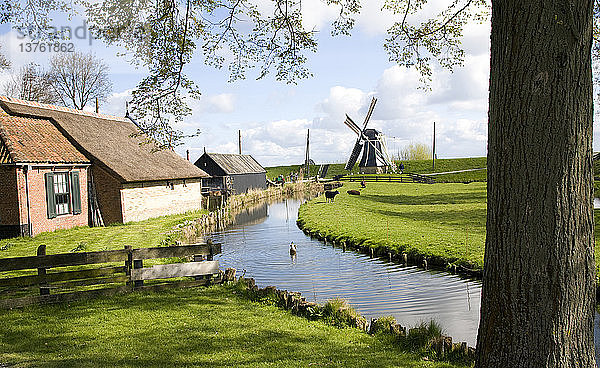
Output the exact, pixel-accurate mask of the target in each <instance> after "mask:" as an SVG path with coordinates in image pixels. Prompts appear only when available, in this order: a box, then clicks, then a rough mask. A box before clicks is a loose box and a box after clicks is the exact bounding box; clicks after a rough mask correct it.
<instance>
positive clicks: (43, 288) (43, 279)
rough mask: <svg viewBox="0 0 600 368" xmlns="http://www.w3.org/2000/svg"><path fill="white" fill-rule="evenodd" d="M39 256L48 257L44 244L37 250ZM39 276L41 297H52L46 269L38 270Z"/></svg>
mask: <svg viewBox="0 0 600 368" xmlns="http://www.w3.org/2000/svg"><path fill="white" fill-rule="evenodd" d="M37 255H38V257H39V256H45V255H46V246H45V245H44V244H42V245H40V246H39V247H38V248H37ZM38 276H39V277H40V295H50V288H49V287H48V283H47V282H46V268H38Z"/></svg>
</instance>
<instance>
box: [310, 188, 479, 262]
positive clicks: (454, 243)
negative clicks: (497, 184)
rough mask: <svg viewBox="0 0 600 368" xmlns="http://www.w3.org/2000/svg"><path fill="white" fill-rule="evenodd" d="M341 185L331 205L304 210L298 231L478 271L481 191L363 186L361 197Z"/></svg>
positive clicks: (321, 200) (315, 203) (316, 202)
mask: <svg viewBox="0 0 600 368" xmlns="http://www.w3.org/2000/svg"><path fill="white" fill-rule="evenodd" d="M358 187H359V185H358V184H357V183H346V184H344V187H343V190H342V191H340V192H341V194H340V195H338V196H337V197H336V199H335V202H334V203H333V204H325V199H324V197H323V196H321V197H319V198H316V199H314V200H312V201H310V202H308V203H307V204H305V205H303V206H302V207H301V208H300V211H299V219H300V222H301V223H302V225H303V226H305V227H307V228H308V229H315V230H318V231H319V232H321V233H322V234H324V235H330V236H333V237H334V238H338V239H349V240H352V241H354V242H355V243H366V244H367V245H369V246H371V247H375V248H376V247H389V248H391V249H395V250H398V251H403V252H408V253H414V254H423V255H426V256H437V257H443V258H446V259H448V260H450V261H452V262H458V263H459V264H462V265H465V266H468V267H478V268H481V267H482V266H483V249H484V244H485V214H486V185H485V183H471V184H434V185H423V184H385V183H368V185H367V188H366V189H363V190H362V193H361V195H360V196H350V195H349V194H347V193H346V190H348V189H358Z"/></svg>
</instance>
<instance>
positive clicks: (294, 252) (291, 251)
mask: <svg viewBox="0 0 600 368" xmlns="http://www.w3.org/2000/svg"><path fill="white" fill-rule="evenodd" d="M290 255H292V256H294V255H296V244H294V242H291V243H290Z"/></svg>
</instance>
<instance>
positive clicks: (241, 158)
mask: <svg viewBox="0 0 600 368" xmlns="http://www.w3.org/2000/svg"><path fill="white" fill-rule="evenodd" d="M194 165H196V166H197V167H199V168H200V169H201V170H202V171H204V172H206V173H208V174H209V175H210V176H211V178H209V179H204V182H203V183H204V186H207V187H209V188H210V189H211V190H224V191H227V193H228V194H242V193H246V192H248V190H251V189H266V188H267V170H265V169H264V168H263V167H262V166H261V165H260V164H259V163H258V162H257V161H256V160H255V159H254V157H252V156H250V155H236V154H231V153H206V152H204V154H203V155H202V156H200V158H199V159H198V160H197V161H196V162H195V163H194Z"/></svg>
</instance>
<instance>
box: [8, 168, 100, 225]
mask: <svg viewBox="0 0 600 368" xmlns="http://www.w3.org/2000/svg"><path fill="white" fill-rule="evenodd" d="M72 171H78V172H79V186H80V188H79V190H80V195H81V213H80V214H78V215H72V214H68V215H61V216H57V217H56V218H53V219H49V218H48V210H47V207H46V179H45V177H44V174H46V173H49V172H53V171H52V170H51V169H50V168H34V169H33V170H30V171H29V172H28V174H27V175H28V181H29V203H30V216H31V223H32V234H31V235H32V236H35V235H37V234H39V233H42V232H45V231H54V230H58V229H69V228H72V227H75V226H87V225H88V192H87V168H85V167H83V168H75V169H56V170H55V171H54V172H72ZM17 186H18V188H19V204H20V208H21V211H20V215H21V219H20V221H21V224H27V198H26V191H25V173H24V171H23V169H22V168H18V169H17Z"/></svg>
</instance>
